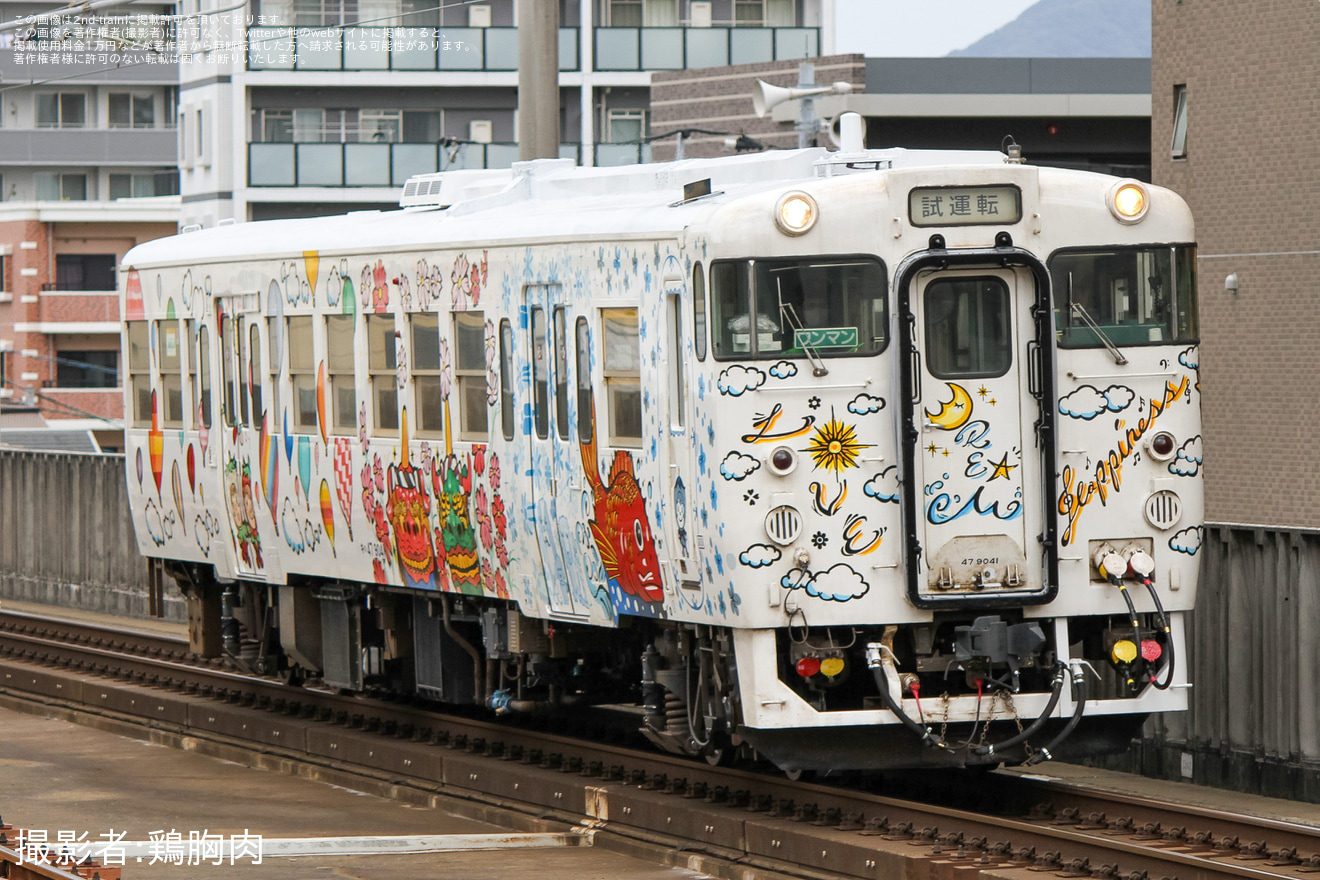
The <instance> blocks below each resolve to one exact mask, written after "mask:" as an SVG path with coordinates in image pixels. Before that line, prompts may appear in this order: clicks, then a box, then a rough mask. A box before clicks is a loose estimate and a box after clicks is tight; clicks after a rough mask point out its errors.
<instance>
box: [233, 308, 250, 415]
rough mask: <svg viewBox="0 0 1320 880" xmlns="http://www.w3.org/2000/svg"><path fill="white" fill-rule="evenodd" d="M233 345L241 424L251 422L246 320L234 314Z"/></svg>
mask: <svg viewBox="0 0 1320 880" xmlns="http://www.w3.org/2000/svg"><path fill="white" fill-rule="evenodd" d="M234 345H235V346H237V347H238V375H237V376H235V377H234V384H236V385H237V386H238V419H237V421H238V422H240V423H241V424H243V425H250V424H252V417H251V416H250V415H249V413H250V412H251V409H250V408H249V406H248V403H249V401H248V391H249V388H248V375H247V350H248V347H247V320H246V319H245V318H240V317H238V316H237V315H235V316H234Z"/></svg>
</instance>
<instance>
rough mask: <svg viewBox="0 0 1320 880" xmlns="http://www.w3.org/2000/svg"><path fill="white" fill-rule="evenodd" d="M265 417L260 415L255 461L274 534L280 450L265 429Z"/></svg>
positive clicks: (276, 522)
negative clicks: (259, 434)
mask: <svg viewBox="0 0 1320 880" xmlns="http://www.w3.org/2000/svg"><path fill="white" fill-rule="evenodd" d="M267 421H268V419H267V417H266V416H265V415H263V416H262V417H261V438H260V440H259V442H258V445H257V461H258V466H259V467H260V468H261V482H262V484H263V485H264V486H265V488H266V508H267V509H268V510H270V521H271V522H272V523H274V524H275V534H277V535H278V534H279V533H280V524H279V522H278V521H277V520H276V518H275V502H276V500H277V496H278V495H279V486H280V450H279V447H277V446H276V445H275V437H274V435H272V434H270V433H269V432H268V431H267V430H266V427H267Z"/></svg>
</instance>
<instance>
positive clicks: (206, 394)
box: [197, 327, 211, 428]
mask: <svg viewBox="0 0 1320 880" xmlns="http://www.w3.org/2000/svg"><path fill="white" fill-rule="evenodd" d="M197 378H198V383H199V384H198V385H197V387H198V388H200V389H201V390H200V391H198V393H197V398H198V403H197V406H198V411H199V412H200V413H201V426H202V427H204V428H210V427H211V333H210V331H209V330H207V328H206V327H200V328H198V330H197Z"/></svg>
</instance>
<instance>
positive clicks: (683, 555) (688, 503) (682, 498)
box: [661, 260, 701, 590]
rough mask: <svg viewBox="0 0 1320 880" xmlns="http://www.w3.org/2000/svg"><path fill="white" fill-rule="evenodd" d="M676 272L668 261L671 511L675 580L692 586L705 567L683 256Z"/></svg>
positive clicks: (669, 532)
mask: <svg viewBox="0 0 1320 880" xmlns="http://www.w3.org/2000/svg"><path fill="white" fill-rule="evenodd" d="M673 263H674V266H673V268H674V274H670V271H669V268H670V267H669V266H666V272H665V275H664V292H665V296H664V310H665V337H664V339H665V342H664V345H663V346H662V347H661V351H664V352H667V353H668V355H667V363H666V364H665V367H666V369H665V379H664V382H663V383H662V388H664V390H665V408H664V412H665V417H666V418H667V420H668V427H667V430H665V432H664V434H665V438H666V440H667V442H666V464H667V467H666V476H665V481H666V484H667V486H668V489H669V498H670V500H671V501H672V506H671V508H670V509H671V510H672V511H673V514H674V515H673V516H668V517H665V531H666V535H665V537H666V539H667V544H668V545H669V553H668V556H669V559H670V565H671V566H672V573H673V582H674V583H675V584H676V585H678V586H680V587H682V588H686V589H689V590H691V589H700V587H701V572H700V570H699V567H698V566H697V564H696V547H695V545H694V542H695V525H696V524H695V517H694V516H693V513H692V511H693V510H694V508H695V503H694V502H695V501H696V483H695V479H696V453H697V442H696V438H695V436H694V435H693V430H694V428H693V410H692V392H691V389H692V364H691V361H690V358H689V357H688V351H689V346H688V345H687V342H688V340H689V338H690V332H689V331H688V330H687V329H686V328H685V327H684V321H683V311H684V310H683V300H684V296H683V292H684V289H685V287H686V279H685V277H684V275H683V274H682V268H681V266H679V264H678V261H677V260H673Z"/></svg>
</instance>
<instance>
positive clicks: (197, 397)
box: [183, 321, 201, 431]
mask: <svg viewBox="0 0 1320 880" xmlns="http://www.w3.org/2000/svg"><path fill="white" fill-rule="evenodd" d="M183 326H184V331H183V332H184V333H186V334H187V336H185V337H184V340H183V348H184V351H186V352H187V353H188V389H189V391H190V392H191V394H192V412H189V413H184V418H185V421H186V422H187V423H188V427H189V428H191V429H192V430H194V431H195V430H197V428H198V424H197V409H198V406H199V405H200V402H201V387H200V386H199V385H198V384H197V346H196V345H195V344H194V343H195V342H196V341H197V322H196V321H185V322H184V325H183Z"/></svg>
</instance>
